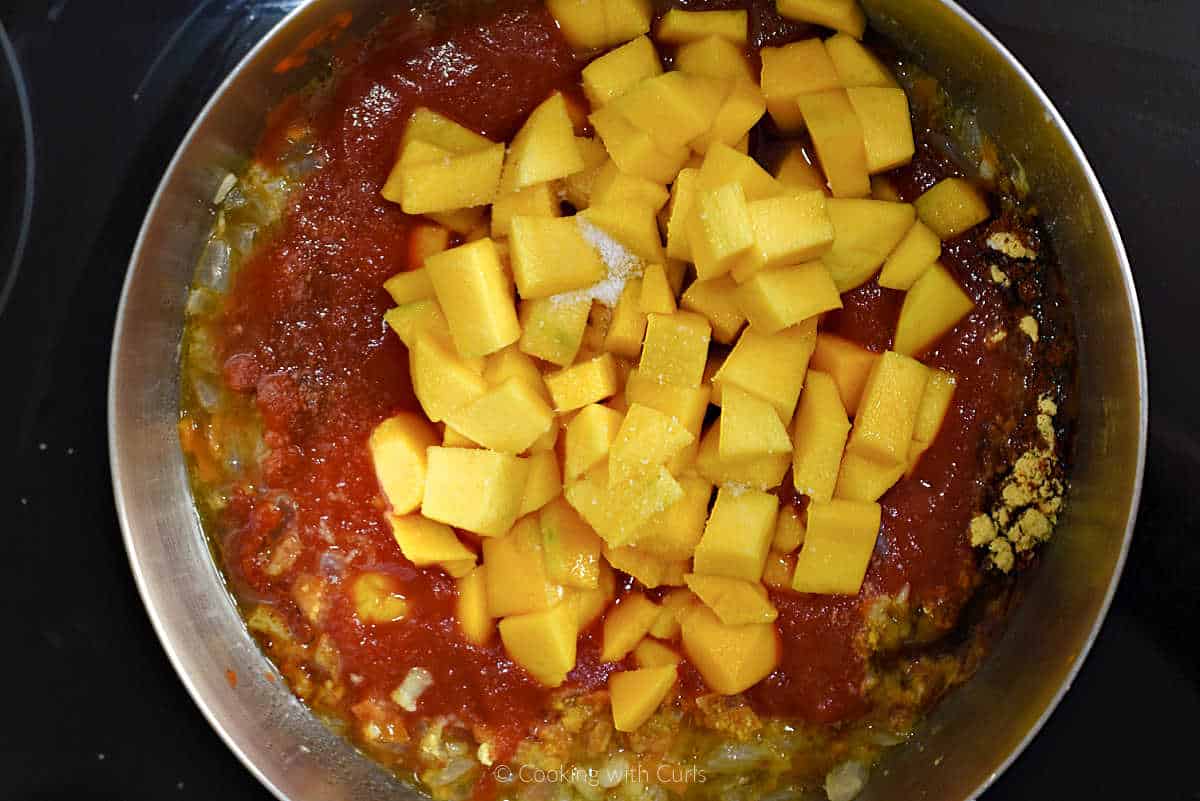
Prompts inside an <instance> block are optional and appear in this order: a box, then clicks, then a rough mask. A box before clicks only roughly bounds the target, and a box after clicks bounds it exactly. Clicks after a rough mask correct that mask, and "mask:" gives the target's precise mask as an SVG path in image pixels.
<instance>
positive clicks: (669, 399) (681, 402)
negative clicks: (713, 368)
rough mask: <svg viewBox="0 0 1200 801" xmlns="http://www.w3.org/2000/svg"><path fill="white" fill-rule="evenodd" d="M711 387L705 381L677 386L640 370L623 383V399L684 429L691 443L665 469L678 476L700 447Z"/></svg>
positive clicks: (631, 374) (635, 371) (632, 373)
mask: <svg viewBox="0 0 1200 801" xmlns="http://www.w3.org/2000/svg"><path fill="white" fill-rule="evenodd" d="M711 394H712V393H711V388H710V387H709V386H708V385H707V384H706V385H702V386H699V387H679V386H675V385H674V384H664V383H661V382H659V381H656V380H654V379H653V378H646V377H645V376H643V375H642V372H641V371H640V370H634V371H633V372H631V373H630V374H629V377H628V379H627V380H626V382H625V400H626V401H627V402H628V403H629V404H634V403H640V404H642V405H644V406H649V407H651V408H652V409H657V410H658V411H660V412H662V413H663V414H666V415H669V416H671V417H673V418H674V419H675V420H678V421H679V423H680V424H681V425H682V426H683V427H684V428H685V429H687V430H688V431H689V432H690V433H691V435H692V437H693V442H692V443H691V444H690V445H687V446H685V447H684V448H683V449H682V450H680V452H679V453H677V454H676V455H675V456H674V457H673V458H672V459H671V460H670V461H669V462H668V463H667V469H668V470H670V471H671V473H672V474H674V475H679V474H681V473H682V472H683V470H684V469H685V468H686V467H687V466H688V465H690V464H691V462H692V460H693V458H694V457H695V454H696V451H697V450H698V449H699V446H700V443H699V440H700V429H701V426H702V425H703V424H704V414H705V412H706V411H707V410H708V401H709V398H710V396H711Z"/></svg>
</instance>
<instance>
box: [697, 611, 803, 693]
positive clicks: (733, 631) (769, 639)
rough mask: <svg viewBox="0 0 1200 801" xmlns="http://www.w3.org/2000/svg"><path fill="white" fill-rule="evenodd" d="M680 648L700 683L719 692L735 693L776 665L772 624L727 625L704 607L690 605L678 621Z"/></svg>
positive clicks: (776, 638) (777, 647) (776, 639)
mask: <svg viewBox="0 0 1200 801" xmlns="http://www.w3.org/2000/svg"><path fill="white" fill-rule="evenodd" d="M681 635H682V639H683V650H684V652H685V653H686V654H687V657H688V659H689V660H691V662H692V664H693V665H695V666H696V669H697V670H698V671H700V676H701V677H702V678H703V679H704V683H705V684H707V685H708V687H709V689H711V690H712V691H713V692H716V693H720V694H721V695H737V694H738V693H740V692H744V691H746V690H748V689H750V688H751V687H753V686H754V685H755V684H758V683H759V682H760V681H762V680H763V679H765V678H766V677H767V676H769V675H770V674H771V672H772V671H774V670H775V667H776V665H778V664H779V655H780V645H779V634H778V632H776V631H775V625H774V624H772V623H748V624H746V625H742V626H728V625H726V624H724V623H722V622H721V620H720V619H719V618H718V617H717V616H716V614H715V613H714V612H713V611H712V610H711V609H709V608H708V607H707V606H700V605H697V606H695V607H692V608H691V609H690V610H689V611H688V614H686V615H684V616H683V619H682V621H681Z"/></svg>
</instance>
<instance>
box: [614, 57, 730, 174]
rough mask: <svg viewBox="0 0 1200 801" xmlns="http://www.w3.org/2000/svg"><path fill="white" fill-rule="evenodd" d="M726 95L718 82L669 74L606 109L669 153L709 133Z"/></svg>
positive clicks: (647, 82) (643, 84) (726, 88)
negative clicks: (619, 116) (619, 115)
mask: <svg viewBox="0 0 1200 801" xmlns="http://www.w3.org/2000/svg"><path fill="white" fill-rule="evenodd" d="M728 91H729V86H728V84H727V83H725V82H724V81H721V80H719V79H715V78H709V77H707V76H703V75H689V74H687V73H684V72H677V71H671V72H667V73H664V74H662V75H657V76H655V77H653V78H647V79H645V80H643V81H641V82H640V83H638V84H637V85H636V86H634V87H633V88H631V89H630V90H629V91H628V92H626V93H625V94H623V95H621V97H619V98H617V99H615V100H613V101H612V102H611V103H610V104H609V105H608V106H607V107H606V108H613V109H615V110H617V111H618V112H619V113H620V114H621V115H622V116H624V117H625V119H627V120H628V121H629V122H630V123H632V124H633V126H634V127H635V128H637V129H639V130H642V131H645V132H646V133H647V134H649V135H650V138H651V140H652V141H653V142H654V143H655V145H656V146H657V147H658V148H660V149H661V150H664V151H667V152H670V151H671V150H672V149H674V148H680V147H686V146H687V145H688V143H689V142H691V141H692V140H693V139H695V138H696V137H697V136H699V135H700V134H702V133H704V132H705V131H707V130H708V129H709V127H710V126H711V125H712V123H713V119H715V118H716V116H717V111H718V110H719V109H720V108H721V103H722V102H723V101H724V99H725V95H726V94H727V93H728ZM664 183H665V182H664Z"/></svg>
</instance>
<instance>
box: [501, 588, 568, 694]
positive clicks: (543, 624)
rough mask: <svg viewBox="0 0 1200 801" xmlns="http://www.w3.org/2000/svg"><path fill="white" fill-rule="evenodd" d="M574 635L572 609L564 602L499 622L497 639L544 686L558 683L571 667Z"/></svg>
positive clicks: (563, 678)
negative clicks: (498, 638) (498, 636)
mask: <svg viewBox="0 0 1200 801" xmlns="http://www.w3.org/2000/svg"><path fill="white" fill-rule="evenodd" d="M578 637H579V626H578V623H577V619H576V612H575V608H574V606H573V605H572V604H568V603H560V604H558V605H557V606H553V607H551V608H550V609H546V610H543V611H540V612H529V613H527V614H523V615H512V616H511V617H506V618H504V619H503V620H501V621H500V639H501V641H502V642H503V643H504V649H505V650H506V651H507V652H508V655H509V657H510V658H511V659H512V660H513V661H514V662H516V663H517V664H518V665H520V666H521V667H523V668H525V670H527V671H528V672H529V675H531V676H533V677H534V678H535V679H537V680H538V681H539V682H541V683H542V684H545V685H546V686H547V687H557V686H559V685H560V684H562V683H563V682H564V681H565V680H566V678H567V674H568V673H570V672H571V669H572V668H574V667H575V641H576V639H577V638H578Z"/></svg>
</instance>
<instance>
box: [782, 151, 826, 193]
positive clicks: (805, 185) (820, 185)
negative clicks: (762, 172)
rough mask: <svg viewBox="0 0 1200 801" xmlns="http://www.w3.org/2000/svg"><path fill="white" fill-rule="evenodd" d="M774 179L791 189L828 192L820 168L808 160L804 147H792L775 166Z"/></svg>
mask: <svg viewBox="0 0 1200 801" xmlns="http://www.w3.org/2000/svg"><path fill="white" fill-rule="evenodd" d="M775 179H776V180H777V181H779V183H780V184H782V185H783V186H785V187H787V188H788V189H790V190H792V191H804V190H809V191H816V192H820V193H821V194H823V195H828V194H829V186H828V184H826V183H825V176H824V175H823V174H822V173H821V168H820V167H818V166H817V165H816V164H815V163H813V162H812V161H810V160H809V157H808V155H806V154H805V152H804V148H802V147H793V148H792V149H791V150H789V151H788V152H787V155H785V156H784V157H783V160H782V161H780V162H779V166H778V167H776V168H775Z"/></svg>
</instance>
